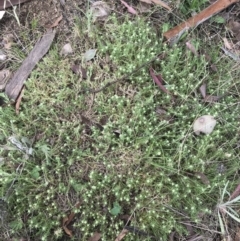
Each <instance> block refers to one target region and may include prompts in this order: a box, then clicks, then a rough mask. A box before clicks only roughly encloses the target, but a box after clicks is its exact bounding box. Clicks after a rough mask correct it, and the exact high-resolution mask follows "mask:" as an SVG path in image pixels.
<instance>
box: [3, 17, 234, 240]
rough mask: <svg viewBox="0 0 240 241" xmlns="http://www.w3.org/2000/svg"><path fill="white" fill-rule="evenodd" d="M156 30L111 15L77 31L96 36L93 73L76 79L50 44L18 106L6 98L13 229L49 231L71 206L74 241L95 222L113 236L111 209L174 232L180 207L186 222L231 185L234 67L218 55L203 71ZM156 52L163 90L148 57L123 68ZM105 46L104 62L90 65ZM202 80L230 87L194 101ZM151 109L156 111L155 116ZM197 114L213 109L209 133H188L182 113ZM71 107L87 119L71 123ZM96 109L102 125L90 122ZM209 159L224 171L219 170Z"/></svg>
mask: <svg viewBox="0 0 240 241" xmlns="http://www.w3.org/2000/svg"><path fill="white" fill-rule="evenodd" d="M110 30H111V31H110ZM159 35H160V33H157V32H156V29H155V28H154V27H153V26H151V24H149V23H145V21H144V20H142V19H138V18H137V19H135V20H130V19H125V20H124V21H122V22H117V20H116V18H115V17H112V18H111V19H110V20H109V21H108V22H107V23H106V24H105V25H104V26H103V29H101V32H100V31H96V32H94V33H91V36H92V37H91V38H89V39H88V41H90V42H91V41H92V45H94V44H95V42H93V41H97V45H98V55H97V58H96V59H95V62H92V65H91V71H92V72H93V74H94V75H95V80H90V78H89V79H87V80H86V81H83V80H81V79H80V80H79V78H78V77H77V76H75V75H73V73H72V72H71V71H70V68H69V66H70V63H69V62H68V60H67V59H62V58H60V57H59V55H58V52H59V49H58V47H57V46H54V47H53V48H52V50H51V51H50V52H49V54H48V56H47V57H45V58H44V60H43V61H42V62H41V63H40V64H39V65H38V67H37V69H36V70H34V71H33V73H32V74H31V77H30V79H29V80H28V82H27V83H26V91H25V94H24V98H23V102H22V103H21V110H20V114H19V115H15V113H14V110H13V109H12V108H11V107H10V106H8V107H4V108H1V109H0V111H1V115H0V121H1V123H3V124H2V127H1V129H0V136H1V139H0V141H1V145H2V146H1V156H2V157H3V158H4V163H3V165H2V166H1V185H0V187H1V193H2V195H3V196H4V195H6V194H7V193H8V190H9V188H10V189H11V194H10V195H9V197H7V199H6V200H7V202H8V208H9V217H8V218H9V223H10V224H11V232H12V234H13V235H14V236H17V235H18V234H19V233H21V234H22V235H24V231H23V230H22V229H23V228H22V227H23V226H24V230H26V231H25V232H26V233H27V235H28V236H30V237H33V239H35V240H37V239H41V240H49V238H51V239H52V240H58V239H60V238H62V236H63V235H64V232H63V231H61V229H60V228H61V225H60V223H61V222H62V219H63V217H65V216H66V215H67V214H69V212H70V210H74V212H76V219H75V221H74V224H73V227H72V229H73V233H74V237H75V239H76V240H78V239H79V237H80V236H81V238H82V240H87V239H88V238H89V236H90V235H91V234H92V233H93V232H95V231H99V232H101V233H102V235H103V237H102V240H114V238H116V236H117V234H118V233H119V232H120V231H121V230H122V229H123V227H124V225H125V224H126V221H123V220H122V219H121V214H126V215H131V226H134V227H137V228H139V229H141V230H142V231H144V232H147V233H149V234H151V235H154V236H156V237H158V238H162V239H163V240H167V239H168V236H169V234H170V233H171V232H172V231H173V230H175V231H177V232H178V233H179V234H181V235H185V234H186V229H185V227H184V226H183V225H181V221H182V219H183V218H184V217H188V219H190V220H191V221H192V222H194V223H195V225H196V226H197V225H198V223H199V222H201V221H202V220H201V218H200V216H199V214H200V213H203V214H209V213H211V210H213V209H214V207H215V205H216V203H217V200H218V197H219V192H218V191H219V188H222V187H224V185H225V183H226V180H230V181H232V183H234V181H235V180H234V173H235V172H236V170H237V169H238V168H239V161H238V150H236V148H235V147H236V145H237V142H238V141H239V137H238V131H239V127H238V119H237V115H236V114H235V113H236V108H237V107H236V103H237V101H238V97H239V96H238V92H237V91H236V89H237V86H238V85H239V83H238V82H237V81H238V80H237V79H236V77H235V76H237V74H235V73H232V72H231V71H228V69H229V66H228V65H227V64H226V65H225V66H223V65H219V72H217V73H214V74H213V73H212V72H211V71H210V70H209V67H208V64H207V63H206V61H205V59H204V58H201V57H196V56H194V55H193V54H191V53H190V52H188V51H187V50H186V49H185V47H183V46H181V45H176V46H174V47H173V48H172V49H169V48H168V47H167V45H165V44H164V43H163V42H162V39H161V38H159ZM86 45H90V43H86ZM158 54H159V56H161V57H160V58H159V59H158V60H156V61H153V62H152V63H151V66H152V67H153V68H154V70H155V71H156V73H159V74H161V75H162V77H163V79H164V81H165V84H166V88H167V89H168V90H169V91H170V92H171V93H172V94H173V96H174V98H172V97H171V96H170V95H167V94H166V93H164V92H162V91H161V90H160V89H159V88H158V87H157V86H156V85H155V84H154V83H153V81H152V80H151V77H150V75H149V73H148V72H149V65H146V66H144V67H143V68H141V69H140V70H139V71H138V72H135V73H134V74H132V71H133V70H134V69H136V68H137V67H139V66H141V65H142V64H144V63H146V62H147V61H149V60H150V59H152V58H153V57H154V56H156V55H158ZM214 54H215V53H214ZM79 55H80V54H79ZM106 56H109V62H108V64H107V65H106V64H105V65H104V66H103V67H100V63H101V64H102V62H101V60H104V59H105V58H106ZM78 60H79V61H80V60H81V57H79V59H78ZM219 64H220V63H219ZM111 68H112V71H110V69H111ZM126 74H128V75H129V78H126V80H125V82H121V83H117V84H116V85H114V86H111V87H109V88H106V89H105V90H104V91H102V92H100V93H98V94H96V95H94V96H93V95H91V94H84V95H83V94H79V92H80V91H81V90H82V89H83V88H99V86H102V85H104V84H106V83H107V82H109V81H111V80H116V79H117V78H118V77H122V76H123V75H126ZM226 79H227V80H228V82H226ZM205 81H207V82H208V92H209V94H213V95H214V94H215V95H217V94H224V93H227V92H230V93H232V92H234V94H232V95H230V96H228V97H226V98H223V99H222V100H221V101H220V102H219V103H213V104H206V103H204V102H203V101H202V97H201V96H200V94H199V93H198V88H199V86H200V85H201V84H202V83H203V82H205ZM93 97H94V98H93ZM89 103H90V104H89ZM159 108H160V109H162V110H165V114H164V115H159V114H157V109H159ZM204 114H210V115H213V116H215V117H216V118H217V120H218V123H217V126H216V128H215V130H214V131H213V133H212V134H211V135H206V136H204V135H200V136H195V135H194V134H193V130H192V123H193V121H194V120H195V118H196V117H199V116H201V115H204ZM81 115H85V116H88V117H89V119H90V122H92V123H93V124H92V125H91V124H86V123H84V121H81ZM103 117H107V123H106V124H104V125H103V128H99V125H96V124H95V125H94V123H100V122H101V119H102V118H103ZM86 125H89V126H88V127H87V128H86ZM12 135H14V136H16V137H17V138H18V140H19V142H20V143H22V144H23V142H24V141H23V140H26V139H27V140H29V143H30V144H29V143H28V144H27V146H28V148H33V154H32V155H27V154H26V153H24V152H23V151H20V150H19V149H17V148H16V147H15V149H14V150H12V149H9V148H6V146H8V147H14V146H13V145H12V144H11V143H10V142H9V140H8V138H9V136H12ZM23 137H24V138H25V139H23ZM219 165H223V166H224V168H225V170H226V171H225V172H223V173H222V172H221V173H220V172H219ZM16 170H17V171H16ZM199 173H200V174H199ZM79 200H80V201H81V205H80V207H78V208H76V206H75V204H76V203H77V202H78V201H79ZM116 206H117V212H114V213H113V209H114V208H116ZM179 213H181V214H182V216H181V215H179ZM113 214H114V215H113ZM18 220H24V224H22V223H18ZM16 223H18V225H16ZM20 224H21V225H20ZM26 233H25V234H26ZM21 237H22V236H21ZM136 238H137V235H136V234H129V235H127V236H126V238H125V239H126V240H136ZM139 240H147V237H143V238H141V237H139Z"/></svg>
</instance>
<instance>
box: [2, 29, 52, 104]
mask: <svg viewBox="0 0 240 241" xmlns="http://www.w3.org/2000/svg"><path fill="white" fill-rule="evenodd" d="M54 37H55V31H52V30H49V31H48V32H47V33H46V34H45V35H44V36H43V37H42V38H41V39H39V40H38V42H37V43H36V45H35V46H34V48H33V49H32V51H31V52H30V54H29V55H28V57H27V58H26V59H25V60H24V61H23V63H22V65H21V66H20V68H19V69H18V70H17V71H16V73H15V74H14V76H13V78H12V79H10V80H9V81H8V83H7V85H6V88H5V93H6V94H7V96H8V97H9V99H10V100H13V101H15V100H16V99H17V97H18V95H19V93H20V92H21V90H22V87H23V85H24V82H25V81H26V80H27V78H28V76H29V75H30V74H31V72H32V70H33V69H34V67H35V66H36V65H37V63H38V62H39V61H40V60H41V59H42V57H43V56H44V55H45V54H46V53H47V52H48V50H49V48H50V46H51V44H52V42H53V39H54Z"/></svg>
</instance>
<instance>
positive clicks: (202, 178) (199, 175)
mask: <svg viewBox="0 0 240 241" xmlns="http://www.w3.org/2000/svg"><path fill="white" fill-rule="evenodd" d="M194 174H195V175H196V176H197V177H198V178H200V179H201V181H202V183H203V184H205V185H209V184H210V182H209V180H208V178H207V176H206V175H205V174H204V173H202V172H195V173H194Z"/></svg>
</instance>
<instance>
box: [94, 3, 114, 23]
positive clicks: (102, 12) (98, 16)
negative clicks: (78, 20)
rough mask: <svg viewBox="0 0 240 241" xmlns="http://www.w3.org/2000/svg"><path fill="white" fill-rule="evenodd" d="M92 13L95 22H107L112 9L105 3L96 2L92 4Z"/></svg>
mask: <svg viewBox="0 0 240 241" xmlns="http://www.w3.org/2000/svg"><path fill="white" fill-rule="evenodd" d="M90 11H91V12H92V15H93V22H95V21H100V20H101V21H102V20H105V19H106V18H107V17H108V15H109V14H110V13H111V9H110V7H109V6H108V5H107V3H105V2H103V1H96V2H94V3H93V4H92V6H91V8H90Z"/></svg>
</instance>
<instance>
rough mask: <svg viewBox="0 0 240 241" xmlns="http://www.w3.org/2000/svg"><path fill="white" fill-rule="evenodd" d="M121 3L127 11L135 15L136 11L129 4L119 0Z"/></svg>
mask: <svg viewBox="0 0 240 241" xmlns="http://www.w3.org/2000/svg"><path fill="white" fill-rule="evenodd" d="M120 1H121V3H122V4H123V5H124V6H125V7H126V8H127V10H128V12H129V13H131V14H134V15H137V11H136V10H135V9H134V8H133V7H132V6H130V5H128V4H127V3H126V2H125V1H123V0H120Z"/></svg>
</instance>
